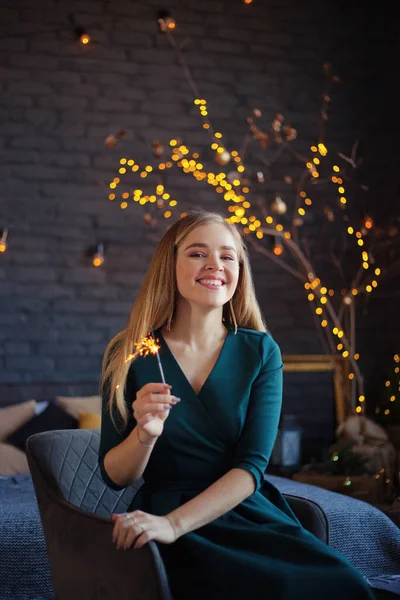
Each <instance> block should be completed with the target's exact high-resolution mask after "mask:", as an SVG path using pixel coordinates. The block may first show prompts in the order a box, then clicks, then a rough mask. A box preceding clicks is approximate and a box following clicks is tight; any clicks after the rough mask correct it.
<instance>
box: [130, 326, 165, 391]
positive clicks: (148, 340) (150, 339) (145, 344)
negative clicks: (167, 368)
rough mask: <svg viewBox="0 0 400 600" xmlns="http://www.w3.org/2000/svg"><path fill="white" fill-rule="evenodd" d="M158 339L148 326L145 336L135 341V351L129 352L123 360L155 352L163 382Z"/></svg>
mask: <svg viewBox="0 0 400 600" xmlns="http://www.w3.org/2000/svg"><path fill="white" fill-rule="evenodd" d="M157 342H158V340H157V339H156V337H155V335H154V331H153V329H152V328H150V331H149V333H148V334H147V336H144V337H142V339H141V340H140V341H139V342H135V344H134V346H135V352H134V353H133V354H129V355H128V356H127V358H126V360H125V362H129V361H130V360H135V358H137V357H138V356H148V355H149V354H155V355H156V357H157V362H158V368H159V370H160V375H161V379H162V382H163V383H165V377H164V371H163V368H162V364H161V359H160V355H159V354H158V351H159V349H160V346H159V344H157Z"/></svg>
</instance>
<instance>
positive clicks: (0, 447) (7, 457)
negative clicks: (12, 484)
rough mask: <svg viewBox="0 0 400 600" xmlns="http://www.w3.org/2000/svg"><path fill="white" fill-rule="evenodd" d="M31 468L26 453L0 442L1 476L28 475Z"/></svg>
mask: <svg viewBox="0 0 400 600" xmlns="http://www.w3.org/2000/svg"><path fill="white" fill-rule="evenodd" d="M28 474H29V466H28V461H27V459H26V454H25V452H22V450H19V449H18V448H15V447H14V446H11V444H4V443H3V442H0V475H7V476H11V475H28Z"/></svg>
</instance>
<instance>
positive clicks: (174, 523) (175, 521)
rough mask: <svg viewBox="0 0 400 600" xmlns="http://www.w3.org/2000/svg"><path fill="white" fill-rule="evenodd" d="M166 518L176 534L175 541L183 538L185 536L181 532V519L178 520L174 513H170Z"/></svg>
mask: <svg viewBox="0 0 400 600" xmlns="http://www.w3.org/2000/svg"><path fill="white" fill-rule="evenodd" d="M165 518H166V519H168V521H169V524H170V525H171V527H172V529H173V531H174V534H175V540H177V539H178V538H179V537H181V536H182V535H183V531H182V530H181V527H180V524H179V519H177V518H176V517H175V516H174V515H173V514H172V513H170V514H169V515H165Z"/></svg>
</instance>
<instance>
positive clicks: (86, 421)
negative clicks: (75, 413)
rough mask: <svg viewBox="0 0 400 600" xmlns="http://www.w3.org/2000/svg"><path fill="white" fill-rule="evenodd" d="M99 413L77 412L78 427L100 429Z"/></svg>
mask: <svg viewBox="0 0 400 600" xmlns="http://www.w3.org/2000/svg"><path fill="white" fill-rule="evenodd" d="M100 427H101V415H97V414H95V413H90V412H79V425H78V428H79V429H100Z"/></svg>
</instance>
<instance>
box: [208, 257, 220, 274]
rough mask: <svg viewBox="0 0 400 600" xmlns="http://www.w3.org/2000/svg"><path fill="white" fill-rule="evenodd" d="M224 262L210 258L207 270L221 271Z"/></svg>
mask: <svg viewBox="0 0 400 600" xmlns="http://www.w3.org/2000/svg"><path fill="white" fill-rule="evenodd" d="M221 266H222V262H221V261H220V259H219V258H210V259H209V260H208V261H207V264H206V269H208V270H209V271H219V270H220V269H221Z"/></svg>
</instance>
